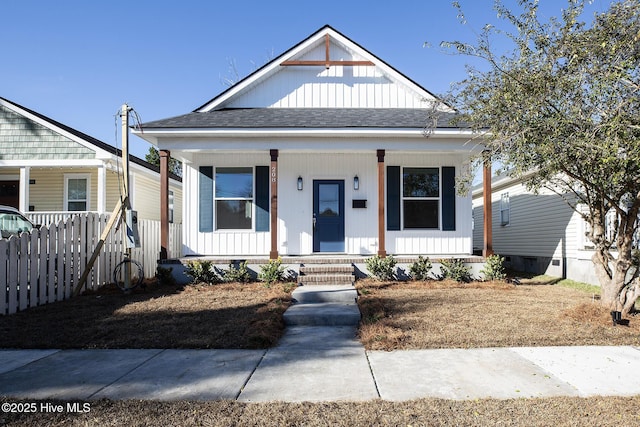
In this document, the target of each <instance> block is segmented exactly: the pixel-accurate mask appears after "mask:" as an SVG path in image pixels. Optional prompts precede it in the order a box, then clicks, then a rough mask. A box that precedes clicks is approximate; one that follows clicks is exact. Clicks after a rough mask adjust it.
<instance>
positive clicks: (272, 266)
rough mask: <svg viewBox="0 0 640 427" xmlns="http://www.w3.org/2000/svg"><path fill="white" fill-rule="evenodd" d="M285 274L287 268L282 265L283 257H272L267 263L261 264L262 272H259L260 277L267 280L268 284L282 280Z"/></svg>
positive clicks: (263, 280)
mask: <svg viewBox="0 0 640 427" xmlns="http://www.w3.org/2000/svg"><path fill="white" fill-rule="evenodd" d="M284 276H285V268H284V266H283V265H282V259H280V258H279V257H278V259H270V260H269V262H268V263H267V264H263V265H261V266H260V273H258V279H260V280H261V281H262V282H265V284H266V285H267V286H270V285H271V284H272V283H275V282H282V281H283V280H284Z"/></svg>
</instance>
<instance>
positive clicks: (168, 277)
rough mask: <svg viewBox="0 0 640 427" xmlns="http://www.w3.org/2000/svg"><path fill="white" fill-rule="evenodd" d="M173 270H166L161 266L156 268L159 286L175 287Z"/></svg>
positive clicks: (170, 268)
mask: <svg viewBox="0 0 640 427" xmlns="http://www.w3.org/2000/svg"><path fill="white" fill-rule="evenodd" d="M172 273H173V268H172V267H169V268H164V267H161V266H157V267H156V280H157V281H158V284H159V285H163V286H164V285H167V286H174V285H175V284H176V279H175V277H173V274H172Z"/></svg>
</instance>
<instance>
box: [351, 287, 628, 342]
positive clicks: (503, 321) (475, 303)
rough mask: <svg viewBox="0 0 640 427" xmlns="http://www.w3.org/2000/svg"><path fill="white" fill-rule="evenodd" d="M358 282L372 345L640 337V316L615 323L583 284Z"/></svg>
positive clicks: (364, 328)
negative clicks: (624, 323) (576, 286)
mask: <svg viewBox="0 0 640 427" xmlns="http://www.w3.org/2000/svg"><path fill="white" fill-rule="evenodd" d="M529 283H531V282H529ZM533 283H535V282H533ZM357 287H358V290H359V293H360V300H359V304H360V310H361V312H362V317H363V322H362V325H361V328H360V339H361V341H362V342H363V344H364V345H365V347H366V348H367V349H370V350H394V349H424V348H472V347H511V346H559V345H639V344H640V318H636V317H633V318H631V320H630V324H629V326H628V327H626V326H615V327H614V326H612V322H611V316H610V314H609V312H608V311H607V310H605V309H603V308H601V307H600V304H599V301H598V300H596V299H594V295H593V294H591V293H588V292H585V291H581V290H576V289H570V288H566V287H561V286H556V285H538V284H524V285H513V284H509V283H504V282H488V283H482V282H476V283H469V284H465V283H456V282H453V281H443V282H438V281H427V282H400V283H397V282H392V283H384V282H376V281H373V280H364V281H359V282H358V284H357Z"/></svg>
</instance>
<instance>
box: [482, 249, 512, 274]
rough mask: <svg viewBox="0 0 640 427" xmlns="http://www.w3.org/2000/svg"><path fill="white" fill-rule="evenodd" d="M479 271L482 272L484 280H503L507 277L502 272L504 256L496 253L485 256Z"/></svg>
mask: <svg viewBox="0 0 640 427" xmlns="http://www.w3.org/2000/svg"><path fill="white" fill-rule="evenodd" d="M480 273H482V274H484V280H504V279H505V278H506V277H507V275H506V273H505V272H504V258H503V257H501V256H500V255H498V254H494V255H491V256H489V257H487V260H486V261H485V264H484V267H483V268H482V270H480Z"/></svg>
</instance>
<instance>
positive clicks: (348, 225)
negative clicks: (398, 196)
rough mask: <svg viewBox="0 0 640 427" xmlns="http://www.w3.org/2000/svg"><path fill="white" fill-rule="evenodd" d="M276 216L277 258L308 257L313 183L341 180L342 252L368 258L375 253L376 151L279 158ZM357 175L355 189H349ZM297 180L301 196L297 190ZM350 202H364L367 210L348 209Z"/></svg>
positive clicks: (288, 155)
mask: <svg viewBox="0 0 640 427" xmlns="http://www.w3.org/2000/svg"><path fill="white" fill-rule="evenodd" d="M278 168H279V182H280V185H279V187H278V194H279V203H280V205H279V206H278V213H279V216H280V218H281V222H282V223H283V224H284V227H281V230H280V236H279V240H280V242H281V248H280V251H281V252H282V254H290V255H295V254H311V253H313V240H312V234H313V223H312V220H313V180H314V179H335V180H344V200H345V252H347V253H349V254H373V253H376V251H377V242H378V236H377V230H378V222H377V221H378V216H377V215H378V213H377V212H378V208H377V206H378V199H377V193H378V178H377V176H378V175H377V157H376V153H375V152H364V153H339V154H320V153H308V154H305V153H284V154H282V155H281V156H280V159H279V164H278ZM356 175H358V178H359V180H360V189H359V190H357V191H356V190H354V189H353V177H354V176H356ZM298 176H301V177H302V179H303V181H304V189H303V191H298V190H297V189H296V183H297V178H298ZM353 199H366V200H367V208H366V209H353V208H352V202H351V201H352V200H353Z"/></svg>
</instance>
